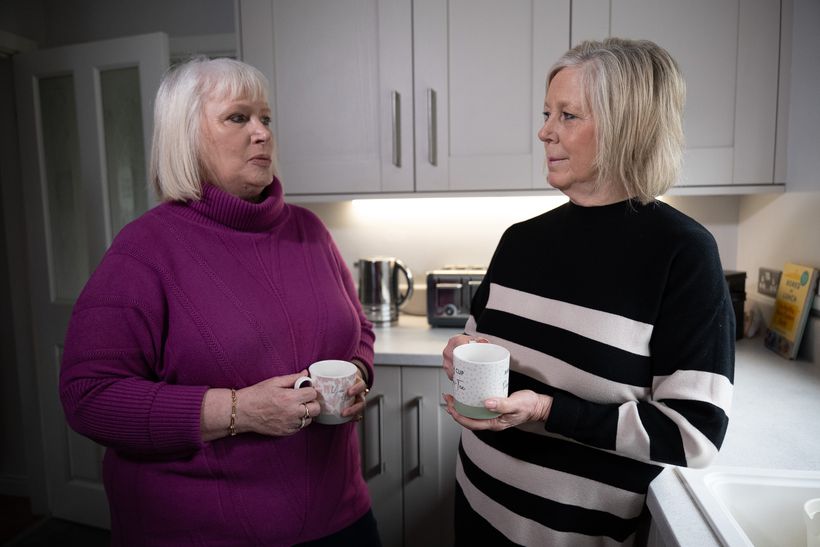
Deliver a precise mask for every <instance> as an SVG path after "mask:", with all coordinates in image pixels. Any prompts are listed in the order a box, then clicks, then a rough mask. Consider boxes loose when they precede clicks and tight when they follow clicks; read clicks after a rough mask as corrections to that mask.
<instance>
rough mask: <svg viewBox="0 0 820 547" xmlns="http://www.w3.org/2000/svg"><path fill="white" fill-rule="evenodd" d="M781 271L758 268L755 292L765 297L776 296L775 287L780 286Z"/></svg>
mask: <svg viewBox="0 0 820 547" xmlns="http://www.w3.org/2000/svg"><path fill="white" fill-rule="evenodd" d="M782 273H783V272H782V270H772V269H771V268H760V270H759V272H758V276H757V292H759V293H760V294H765V295H767V296H771V297H775V296H777V286H778V285H780V275H781V274H782Z"/></svg>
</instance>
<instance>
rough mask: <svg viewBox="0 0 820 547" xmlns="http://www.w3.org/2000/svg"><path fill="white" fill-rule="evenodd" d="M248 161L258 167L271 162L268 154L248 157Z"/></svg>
mask: <svg viewBox="0 0 820 547" xmlns="http://www.w3.org/2000/svg"><path fill="white" fill-rule="evenodd" d="M250 163H252V164H254V165H258V166H260V167H268V166H269V165H270V163H271V159H270V156H254V157H252V158H251V159H250Z"/></svg>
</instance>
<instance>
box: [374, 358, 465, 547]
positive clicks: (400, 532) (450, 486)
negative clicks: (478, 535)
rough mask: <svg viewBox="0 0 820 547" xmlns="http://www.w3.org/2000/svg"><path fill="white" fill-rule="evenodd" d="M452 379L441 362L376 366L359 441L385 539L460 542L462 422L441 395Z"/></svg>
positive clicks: (409, 543) (408, 542)
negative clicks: (456, 516)
mask: <svg viewBox="0 0 820 547" xmlns="http://www.w3.org/2000/svg"><path fill="white" fill-rule="evenodd" d="M450 385H451V382H450V380H449V379H448V378H447V376H446V374H445V373H444V371H443V370H442V369H441V367H423V366H386V365H381V366H380V365H377V366H376V380H375V383H374V385H373V388H372V390H371V391H370V394H369V395H368V397H367V399H368V403H367V409H366V411H365V415H364V420H363V421H362V422H361V423H360V424H359V440H360V443H361V454H362V472H363V473H364V475H365V479H366V480H367V485H368V489H369V490H370V496H371V498H372V501H373V512H374V514H375V516H376V520H377V521H378V525H379V531H380V533H381V537H382V543H383V544H384V545H390V546H401V545H404V546H405V547H414V546H420V547H421V546H425V547H426V546H429V545H451V544H452V543H453V495H454V491H455V463H456V453H457V450H458V442H459V436H460V432H461V428H460V427H459V426H458V424H456V423H455V422H454V421H453V419H452V418H451V417H450V416H449V415H448V414H447V412H446V410H445V407H444V402H443V400H442V396H441V395H442V393H450V392H451V387H450Z"/></svg>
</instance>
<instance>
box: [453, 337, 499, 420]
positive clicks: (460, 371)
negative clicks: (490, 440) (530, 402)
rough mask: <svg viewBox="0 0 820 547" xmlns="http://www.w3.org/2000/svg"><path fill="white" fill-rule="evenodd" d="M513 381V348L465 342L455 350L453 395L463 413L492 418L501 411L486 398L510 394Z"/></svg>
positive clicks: (457, 406)
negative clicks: (488, 405)
mask: <svg viewBox="0 0 820 547" xmlns="http://www.w3.org/2000/svg"><path fill="white" fill-rule="evenodd" d="M509 383H510V352H509V351H508V350H507V349H506V348H504V347H501V346H499V345H496V344H479V343H473V344H462V345H460V346H457V347H456V348H455V349H454V350H453V397H455V400H456V401H455V407H456V410H457V411H458V412H459V414H461V415H463V416H467V417H468V418H478V419H489V418H495V417H496V416H498V415H499V413H498V412H493V411H491V410H487V409H486V408H485V407H484V401H485V400H486V399H489V398H491V397H506V396H507V390H508V388H509Z"/></svg>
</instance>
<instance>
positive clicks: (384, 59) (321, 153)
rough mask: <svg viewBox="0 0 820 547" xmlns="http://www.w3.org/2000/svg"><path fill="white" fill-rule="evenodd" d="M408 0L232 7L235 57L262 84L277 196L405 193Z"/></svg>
mask: <svg viewBox="0 0 820 547" xmlns="http://www.w3.org/2000/svg"><path fill="white" fill-rule="evenodd" d="M411 8H412V4H411V2H410V1H409V0H374V1H371V2H363V1H360V0H310V1H309V2H304V1H298V0H240V1H239V3H238V21H239V35H240V50H241V57H242V59H243V60H244V61H245V62H248V63H250V64H252V65H254V66H256V67H257V68H259V69H260V70H261V71H262V72H263V73H264V74H265V76H267V78H268V80H269V83H270V104H271V108H272V129H273V132H274V137H275V138H276V142H277V154H278V157H279V168H280V169H279V171H280V173H279V174H280V175H281V176H282V179H283V181H284V183H285V191H286V192H287V193H288V194H289V195H294V194H344V193H371V192H396V191H403V192H409V191H412V190H413V119H412V112H413V83H412V70H413V66H412V30H411V23H412V20H411Z"/></svg>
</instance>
